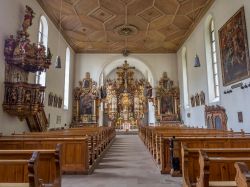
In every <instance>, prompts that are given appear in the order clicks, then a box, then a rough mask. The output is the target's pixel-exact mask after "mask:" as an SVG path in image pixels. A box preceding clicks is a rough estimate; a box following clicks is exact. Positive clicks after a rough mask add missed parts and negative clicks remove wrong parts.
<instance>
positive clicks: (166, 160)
mask: <svg viewBox="0 0 250 187" xmlns="http://www.w3.org/2000/svg"><path fill="white" fill-rule="evenodd" d="M161 143H162V144H161V173H170V172H171V174H172V176H181V168H182V166H181V164H182V158H181V143H186V145H187V146H188V148H200V149H202V148H250V137H175V138H162V142H161Z"/></svg>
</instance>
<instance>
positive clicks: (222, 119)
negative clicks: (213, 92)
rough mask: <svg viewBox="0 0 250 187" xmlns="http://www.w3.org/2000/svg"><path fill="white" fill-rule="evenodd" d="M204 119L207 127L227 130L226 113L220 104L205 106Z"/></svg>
mask: <svg viewBox="0 0 250 187" xmlns="http://www.w3.org/2000/svg"><path fill="white" fill-rule="evenodd" d="M205 119H206V126H207V128H209V129H221V130H227V114H226V110H225V108H223V107H222V106H219V105H216V106H205Z"/></svg>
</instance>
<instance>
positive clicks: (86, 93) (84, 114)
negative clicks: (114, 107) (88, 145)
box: [72, 72, 98, 126]
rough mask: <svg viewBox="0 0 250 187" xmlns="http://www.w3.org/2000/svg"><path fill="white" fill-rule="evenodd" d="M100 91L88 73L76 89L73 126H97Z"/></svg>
mask: <svg viewBox="0 0 250 187" xmlns="http://www.w3.org/2000/svg"><path fill="white" fill-rule="evenodd" d="M97 105H98V90H97V83H96V82H95V81H93V80H92V78H90V73H89V72H87V73H86V76H85V78H84V79H83V80H82V81H79V86H78V87H76V88H75V89H74V96H73V119H72V125H73V126H74V125H81V124H97V121H98V111H97Z"/></svg>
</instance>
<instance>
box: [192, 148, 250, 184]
mask: <svg viewBox="0 0 250 187" xmlns="http://www.w3.org/2000/svg"><path fill="white" fill-rule="evenodd" d="M223 156H224V155H223ZM242 161H243V162H245V163H246V164H247V165H248V166H249V165H250V158H249V157H240V155H239V156H238V157H209V156H208V155H207V154H206V152H205V151H199V164H200V174H199V178H198V179H197V183H196V187H220V186H222V187H231V186H238V185H237V183H236V181H239V176H236V169H234V166H235V165H234V164H235V162H242ZM235 178H236V180H235ZM238 184H240V183H238ZM239 187H242V186H239Z"/></svg>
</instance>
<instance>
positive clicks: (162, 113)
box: [154, 72, 180, 123]
mask: <svg viewBox="0 0 250 187" xmlns="http://www.w3.org/2000/svg"><path fill="white" fill-rule="evenodd" d="M154 103H155V116H156V120H157V121H158V122H160V123H165V122H173V121H180V107H179V106H180V93H179V88H178V87H174V82H173V81H172V80H170V79H169V78H168V76H167V73H166V72H164V73H163V75H162V78H161V79H160V81H159V85H158V87H157V88H156V98H155V99H154Z"/></svg>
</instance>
